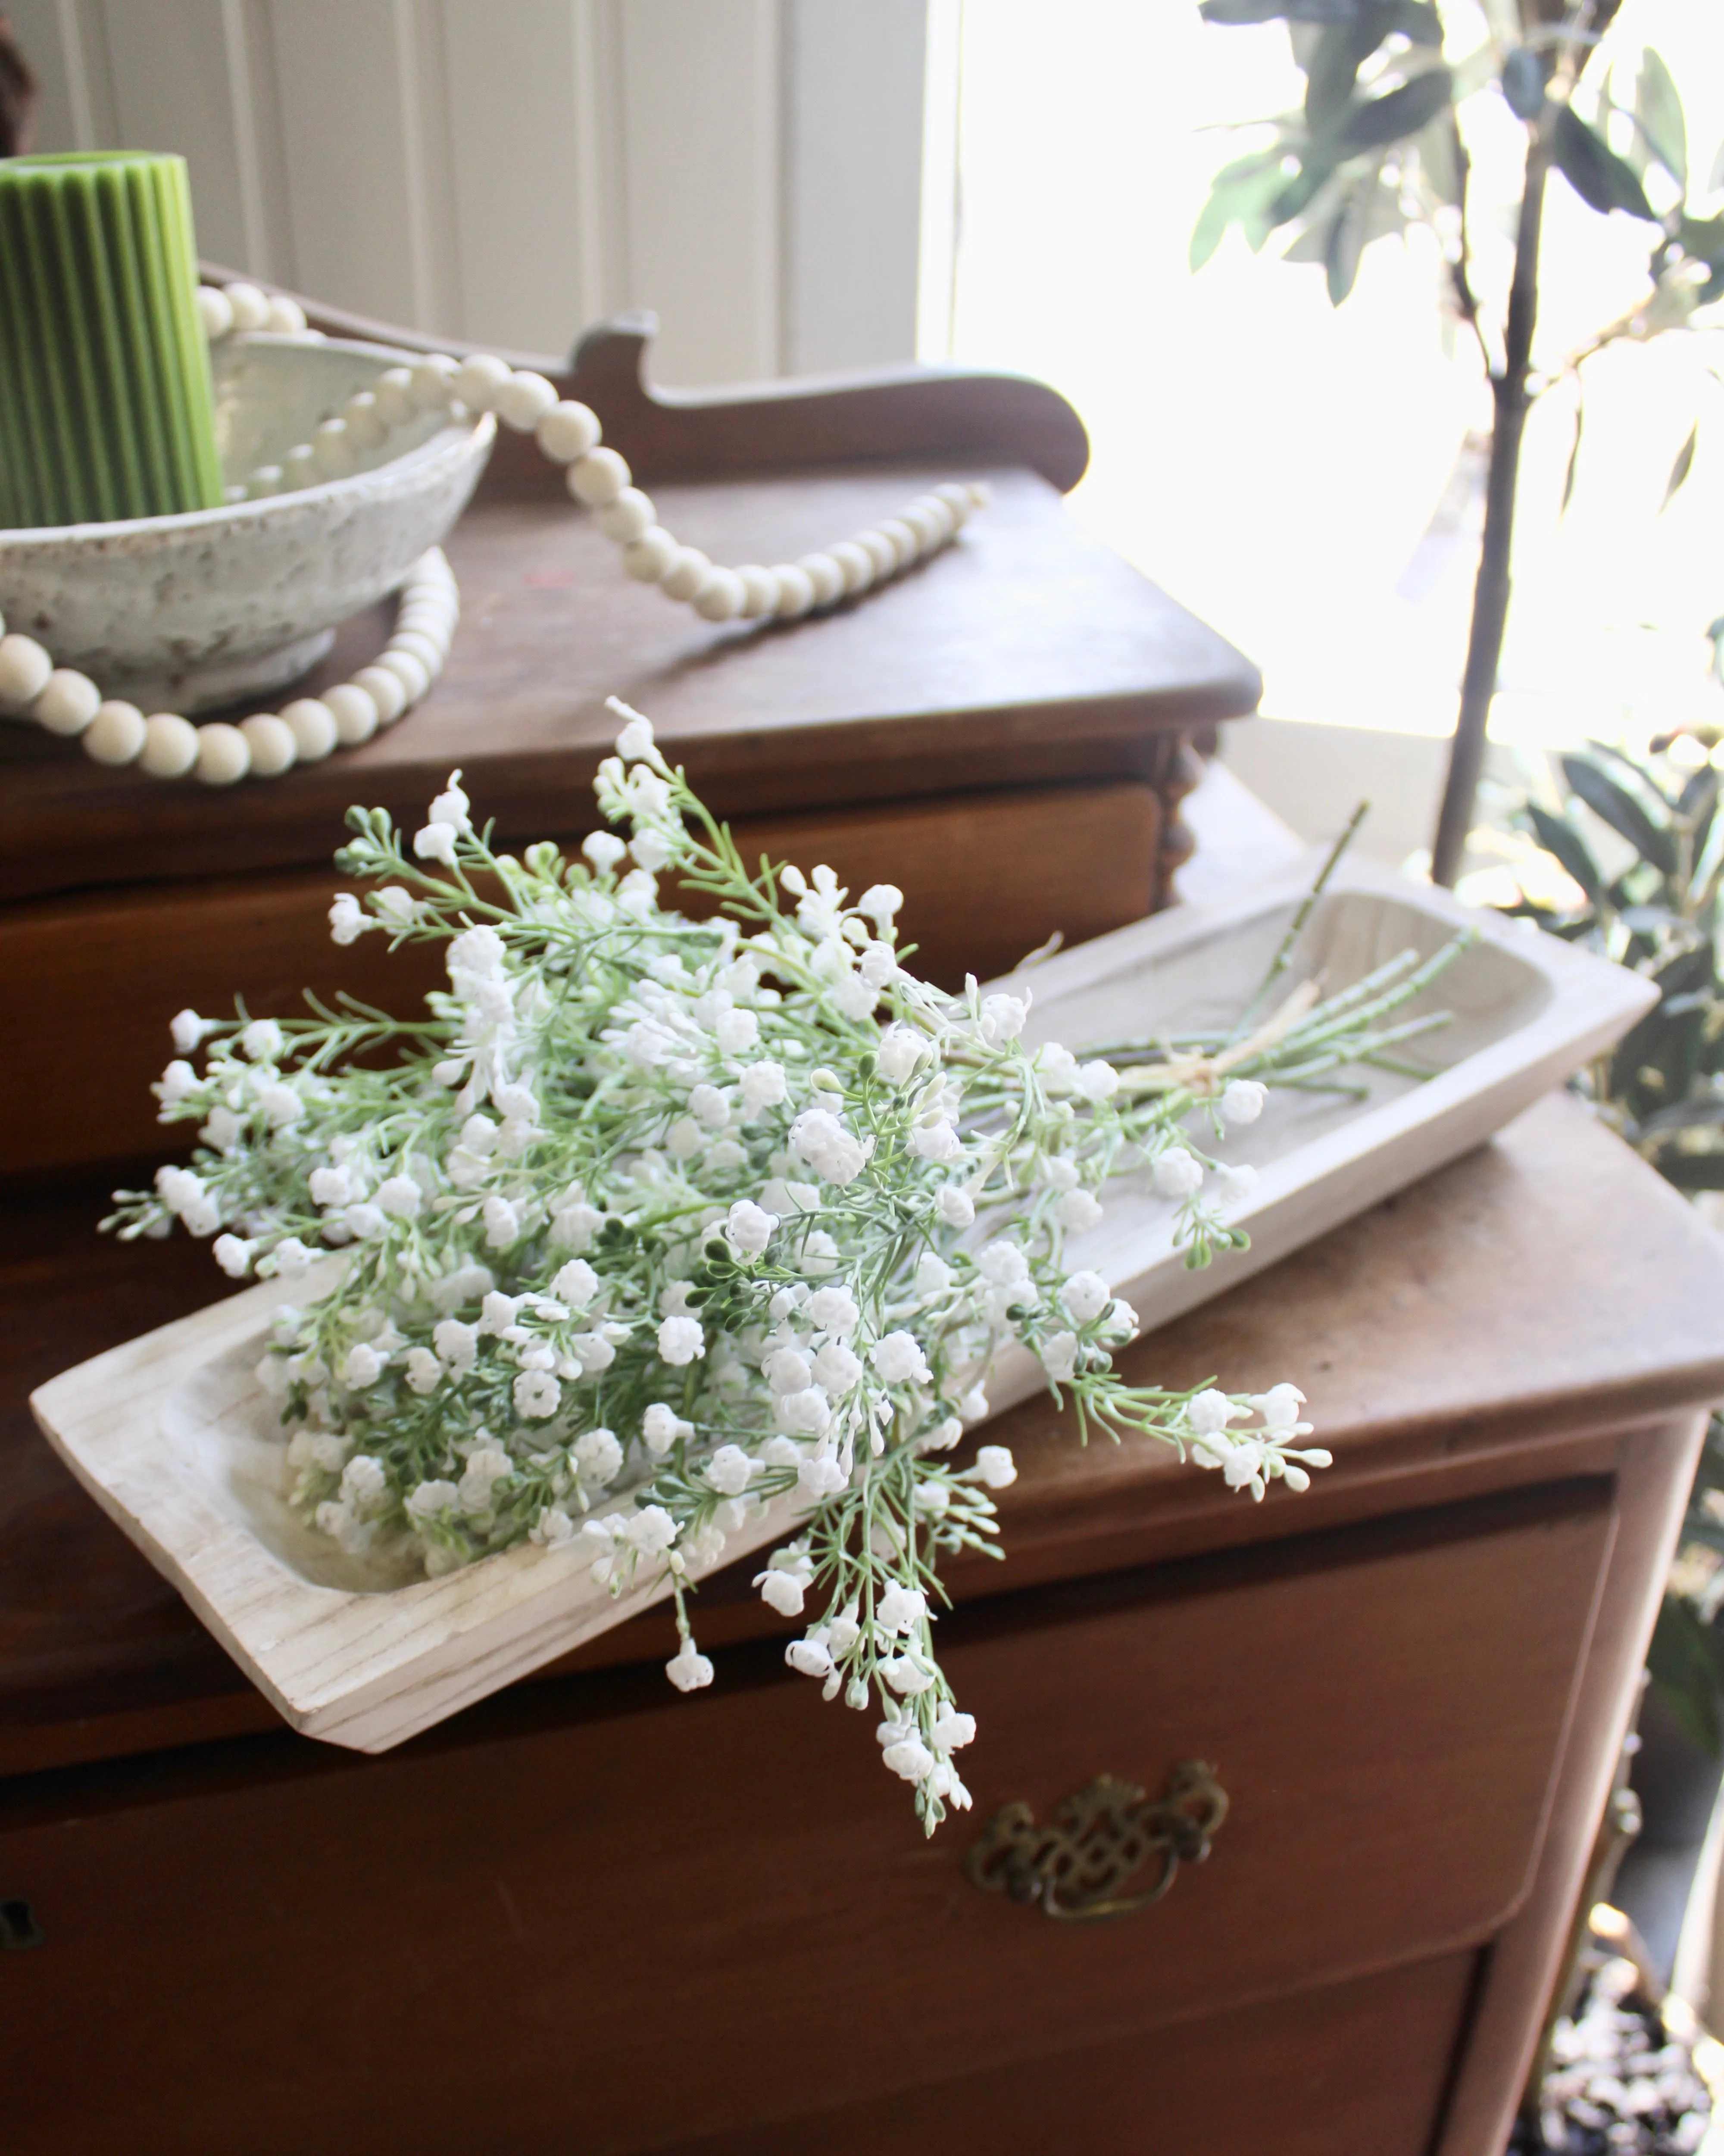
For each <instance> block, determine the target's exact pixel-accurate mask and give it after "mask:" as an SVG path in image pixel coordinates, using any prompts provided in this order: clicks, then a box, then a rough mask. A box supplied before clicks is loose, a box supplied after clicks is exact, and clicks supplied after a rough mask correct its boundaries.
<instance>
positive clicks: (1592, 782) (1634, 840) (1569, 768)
mask: <svg viewBox="0 0 1724 2156" xmlns="http://www.w3.org/2000/svg"><path fill="white" fill-rule="evenodd" d="M1562 776H1563V778H1565V779H1566V780H1567V781H1568V787H1569V790H1570V791H1571V792H1572V793H1577V794H1578V796H1579V797H1580V798H1581V799H1582V800H1583V801H1584V802H1585V803H1586V805H1587V807H1588V808H1590V809H1591V810H1592V812H1593V814H1594V815H1595V816H1597V817H1598V818H1599V819H1601V820H1602V821H1603V822H1604V823H1606V824H1609V826H1610V828H1611V829H1612V830H1613V831H1614V832H1615V833H1616V834H1617V835H1618V836H1619V838H1624V839H1627V840H1628V842H1629V844H1630V845H1631V846H1632V847H1633V848H1634V850H1635V852H1636V853H1637V854H1639V856H1640V858H1641V860H1644V861H1650V863H1651V865H1652V866H1653V867H1654V868H1655V869H1656V870H1658V871H1659V873H1660V875H1675V870H1676V845H1675V839H1673V838H1672V837H1671V835H1670V833H1669V832H1668V831H1667V830H1665V829H1661V828H1660V826H1659V825H1658V824H1655V823H1654V822H1653V820H1652V819H1651V818H1650V816H1649V815H1648V814H1647V813H1646V811H1645V810H1644V808H1642V807H1641V806H1640V804H1639V802H1638V801H1636V800H1634V798H1633V797H1632V796H1631V795H1629V794H1628V793H1624V790H1623V788H1621V787H1619V785H1618V784H1617V783H1616V781H1615V780H1614V778H1608V777H1607V776H1606V775H1605V773H1603V772H1602V771H1600V770H1599V768H1598V766H1597V764H1595V763H1588V761H1587V759H1586V758H1585V757H1583V756H1565V757H1563V758H1562Z"/></svg>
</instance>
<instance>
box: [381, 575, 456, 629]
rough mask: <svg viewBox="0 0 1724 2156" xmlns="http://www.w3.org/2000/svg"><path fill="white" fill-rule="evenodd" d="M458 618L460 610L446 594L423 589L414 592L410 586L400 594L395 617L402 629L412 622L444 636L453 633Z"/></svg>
mask: <svg viewBox="0 0 1724 2156" xmlns="http://www.w3.org/2000/svg"><path fill="white" fill-rule="evenodd" d="M460 618H461V610H460V608H459V607H458V606H457V605H456V604H455V603H454V600H453V599H452V598H450V597H449V594H448V593H446V592H437V591H428V590H426V589H425V588H423V587H422V588H420V589H418V591H415V590H414V589H413V587H412V586H411V585H409V586H408V589H407V590H406V591H405V592H403V593H402V596H401V605H400V608H399V610H398V613H397V614H396V617H395V619H397V621H398V622H399V623H400V624H401V626H402V627H403V629H405V628H406V627H407V625H408V623H409V622H412V623H414V624H418V626H419V627H421V628H424V629H435V630H437V631H438V632H439V633H440V634H444V635H448V634H452V633H453V631H454V625H455V624H456V623H457V622H458V621H459V619H460Z"/></svg>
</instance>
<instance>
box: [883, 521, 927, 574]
mask: <svg viewBox="0 0 1724 2156" xmlns="http://www.w3.org/2000/svg"><path fill="white" fill-rule="evenodd" d="M879 529H880V536H881V538H883V539H884V540H885V542H886V543H887V545H888V546H890V547H892V549H893V550H894V551H895V553H896V554H897V557H898V567H900V569H907V568H908V567H910V565H911V562H913V561H914V560H915V559H916V555H917V553H918V552H920V549H919V548H918V547H917V545H916V534H915V532H913V531H911V528H910V526H908V525H907V524H906V522H905V521H904V520H903V518H902V517H901V516H886V517H882V518H881V520H880V526H879Z"/></svg>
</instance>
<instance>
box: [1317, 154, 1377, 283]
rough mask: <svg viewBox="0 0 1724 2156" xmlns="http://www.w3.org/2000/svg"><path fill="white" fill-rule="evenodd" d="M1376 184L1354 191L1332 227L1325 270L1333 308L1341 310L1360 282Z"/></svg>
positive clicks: (1336, 215) (1336, 214) (1350, 191)
mask: <svg viewBox="0 0 1724 2156" xmlns="http://www.w3.org/2000/svg"><path fill="white" fill-rule="evenodd" d="M1373 184H1374V181H1373V182H1369V183H1365V184H1361V185H1360V186H1357V187H1352V188H1351V189H1350V190H1349V191H1348V193H1347V197H1346V199H1345V200H1344V201H1343V202H1342V205H1341V208H1339V209H1338V210H1337V212H1336V213H1335V221H1334V223H1332V224H1331V226H1330V227H1329V244H1328V249H1327V251H1326V254H1325V256H1324V269H1325V270H1326V274H1327V278H1328V285H1329V304H1330V305H1331V307H1338V306H1339V305H1341V303H1342V300H1344V299H1345V298H1346V297H1347V294H1348V293H1349V292H1351V291H1352V288H1353V286H1354V285H1355V283H1356V282H1357V279H1358V275H1359V258H1360V256H1361V255H1362V254H1363V253H1364V251H1365V220H1366V218H1367V215H1368V214H1369V210H1370V201H1371V198H1370V193H1369V187H1370V185H1373Z"/></svg>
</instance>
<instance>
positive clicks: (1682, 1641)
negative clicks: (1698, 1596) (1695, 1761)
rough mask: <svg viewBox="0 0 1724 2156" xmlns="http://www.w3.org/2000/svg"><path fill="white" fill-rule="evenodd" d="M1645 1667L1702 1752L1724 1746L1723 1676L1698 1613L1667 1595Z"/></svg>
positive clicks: (1712, 1643)
mask: <svg viewBox="0 0 1724 2156" xmlns="http://www.w3.org/2000/svg"><path fill="white" fill-rule="evenodd" d="M1646 1666H1647V1668H1648V1669H1649V1670H1650V1671H1651V1673H1652V1680H1653V1682H1654V1683H1655V1685H1656V1686H1658V1688H1659V1691H1660V1692H1661V1693H1662V1694H1663V1696H1664V1698H1665V1702H1666V1704H1667V1705H1668V1706H1669V1707H1670V1711H1671V1712H1672V1713H1673V1714H1674V1715H1675V1717H1676V1719H1677V1720H1678V1721H1679V1722H1680V1723H1681V1725H1682V1727H1684V1728H1685V1729H1686V1731H1687V1732H1688V1734H1689V1735H1690V1736H1691V1738H1693V1739H1694V1741H1695V1743H1696V1744H1698V1745H1699V1746H1700V1747H1701V1750H1702V1751H1705V1752H1708V1753H1711V1756H1712V1757H1713V1758H1715V1759H1716V1758H1717V1756H1718V1754H1719V1753H1720V1751H1721V1750H1724V1675H1721V1671H1720V1668H1719V1661H1718V1654H1717V1649H1716V1645H1715V1644H1714V1642H1713V1640H1712V1638H1711V1633H1710V1631H1709V1630H1708V1628H1707V1627H1706V1625H1702V1624H1701V1621H1700V1617H1699V1614H1698V1613H1697V1612H1696V1610H1694V1609H1691V1607H1690V1606H1689V1604H1687V1603H1686V1602H1681V1601H1679V1600H1678V1599H1676V1597H1675V1595H1673V1594H1667V1595H1665V1599H1664V1601H1663V1604H1662V1605H1661V1606H1660V1609H1659V1613H1658V1623H1657V1624H1656V1625H1655V1626H1654V1628H1653V1633H1652V1641H1651V1644H1650V1646H1649V1647H1648V1648H1647V1650H1646Z"/></svg>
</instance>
